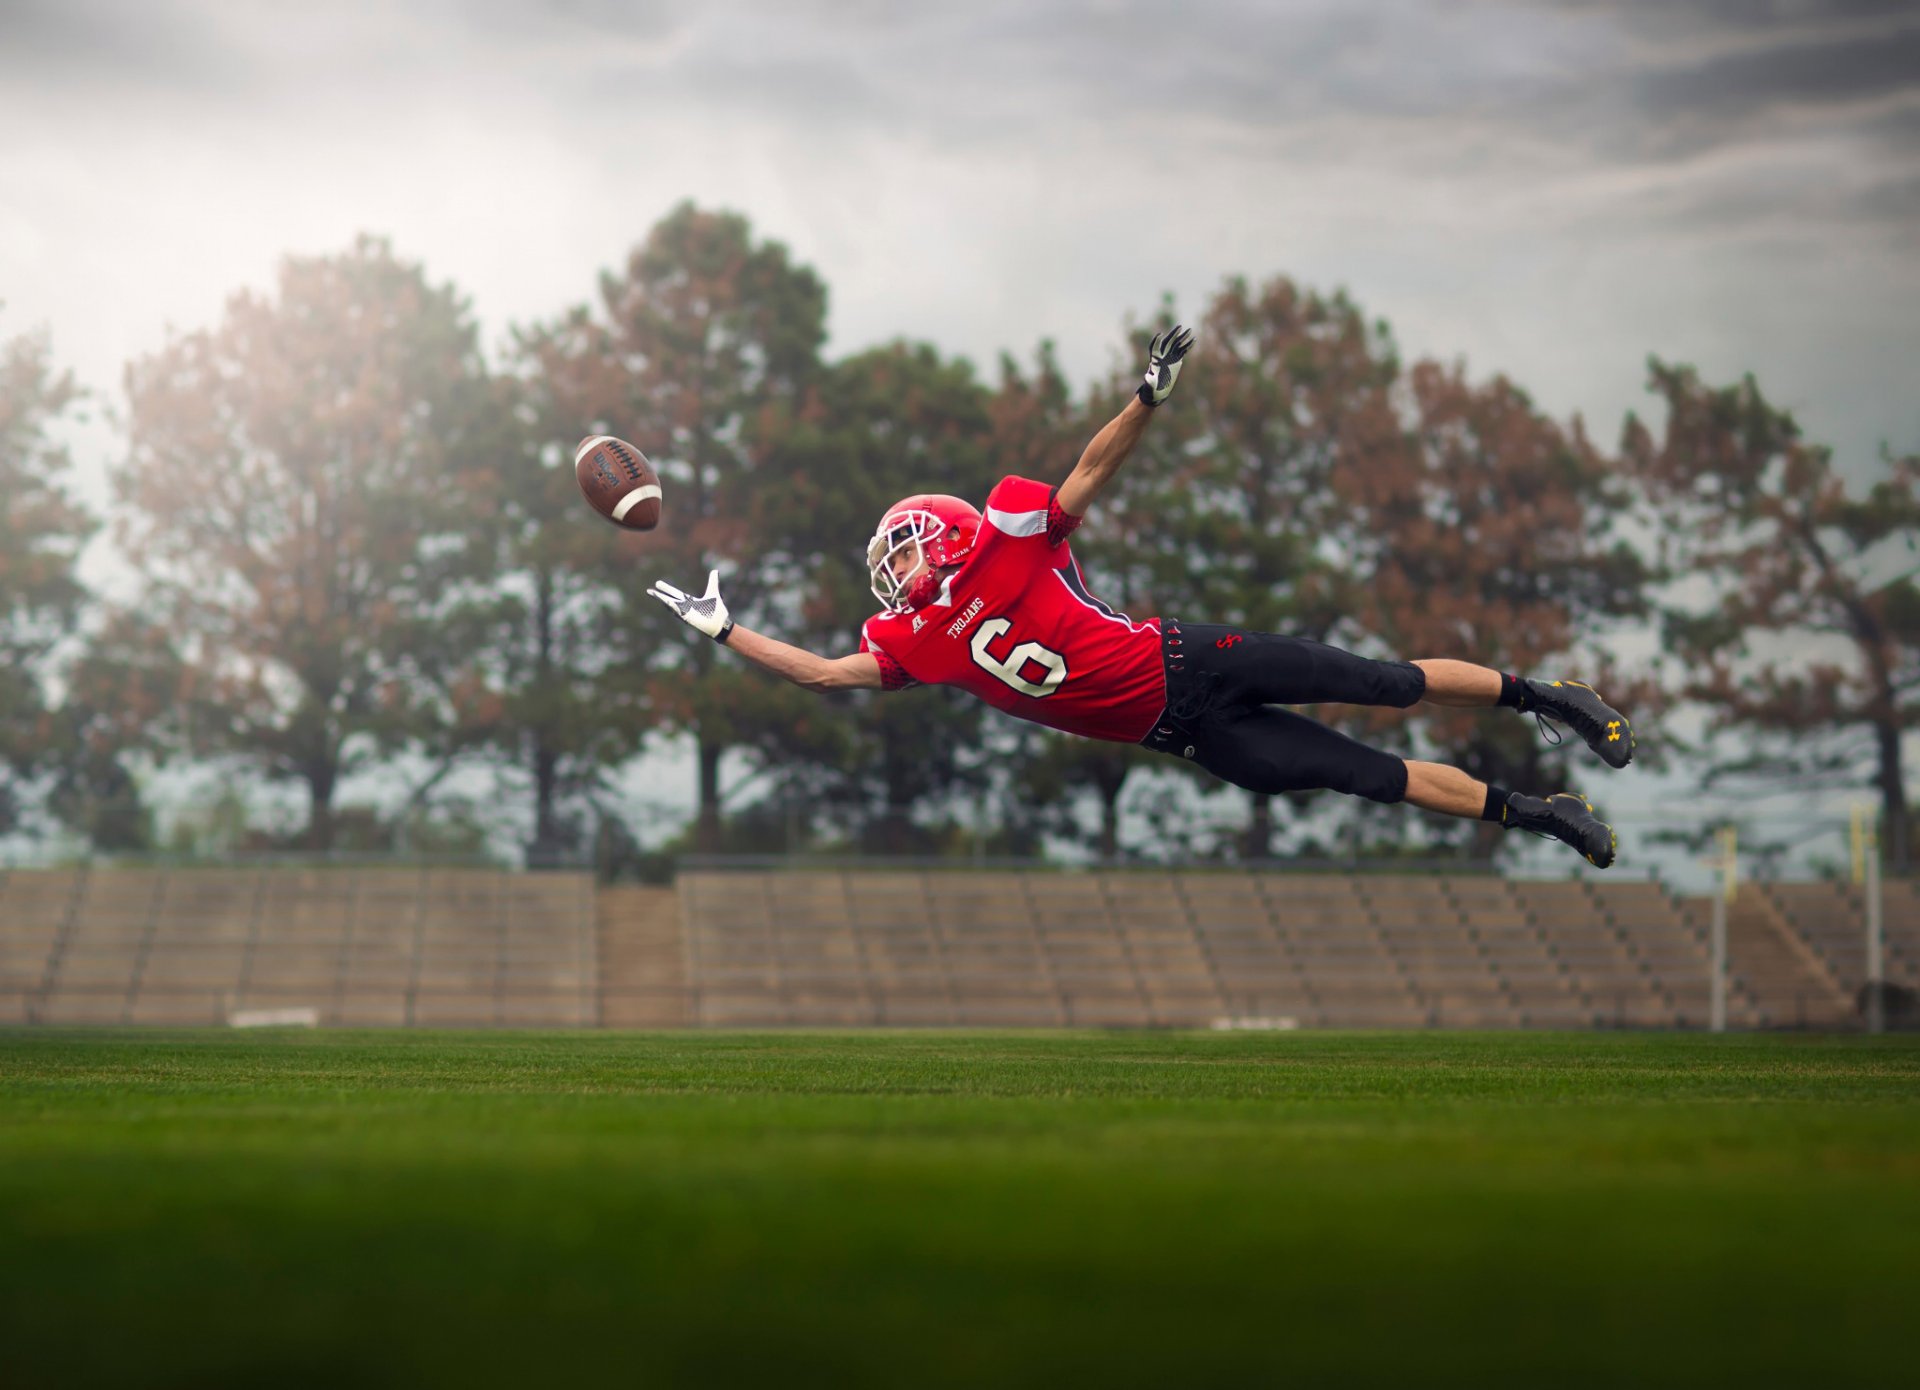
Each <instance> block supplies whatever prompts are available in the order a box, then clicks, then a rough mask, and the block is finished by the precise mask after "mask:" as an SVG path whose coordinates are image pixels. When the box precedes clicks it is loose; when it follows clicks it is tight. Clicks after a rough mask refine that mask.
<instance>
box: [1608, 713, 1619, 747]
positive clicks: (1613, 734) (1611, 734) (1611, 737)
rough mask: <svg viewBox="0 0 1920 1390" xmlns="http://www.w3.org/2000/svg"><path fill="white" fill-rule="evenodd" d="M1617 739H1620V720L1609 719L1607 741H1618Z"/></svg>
mask: <svg viewBox="0 0 1920 1390" xmlns="http://www.w3.org/2000/svg"><path fill="white" fill-rule="evenodd" d="M1619 741H1620V721H1619V720H1618V719H1609V720H1608V721H1607V742H1608V743H1618V742H1619Z"/></svg>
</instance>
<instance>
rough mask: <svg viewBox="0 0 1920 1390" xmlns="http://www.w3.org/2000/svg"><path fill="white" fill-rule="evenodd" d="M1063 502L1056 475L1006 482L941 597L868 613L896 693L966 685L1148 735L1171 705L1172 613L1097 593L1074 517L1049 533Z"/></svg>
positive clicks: (1021, 710) (1046, 712)
mask: <svg viewBox="0 0 1920 1390" xmlns="http://www.w3.org/2000/svg"><path fill="white" fill-rule="evenodd" d="M1052 499H1053V489H1051V488H1049V487H1048V486H1047V485H1046V484H1045V483H1036V482H1034V481H1033V480H1032V479H1030V478H1002V479H1001V480H1000V481H999V482H998V483H996V484H995V485H994V489H993V491H992V492H991V493H989V494H988V495H987V505H986V516H985V518H984V520H983V521H982V522H981V526H980V537H979V539H978V540H977V541H975V542H974V547H973V553H972V554H971V555H969V556H968V557H967V559H966V562H965V563H964V564H962V565H961V566H960V568H959V569H958V570H957V571H955V572H954V573H953V574H952V575H950V576H949V577H948V578H947V580H946V581H945V582H944V583H943V584H942V585H941V589H940V594H939V596H938V597H936V598H935V599H934V600H933V601H932V602H931V603H929V604H927V605H926V607H924V608H920V609H917V610H915V611H914V612H911V613H877V614H875V615H874V616H873V617H871V618H869V619H867V623H866V626H865V627H864V628H862V629H861V633H860V650H861V651H863V652H872V653H873V654H874V655H875V656H876V657H878V658H879V660H880V669H881V672H882V675H883V676H884V677H886V678H887V684H888V687H889V688H890V689H898V688H900V687H902V686H905V685H908V684H913V683H919V684H923V685H957V686H959V687H960V688H961V689H962V690H965V691H967V692H968V693H969V694H972V695H977V696H979V697H980V698H981V699H982V700H985V701H986V702H987V703H988V704H990V705H992V706H993V707H994V708H996V709H1001V710H1005V711H1006V712H1007V713H1008V714H1011V715H1013V716H1015V717H1016V718H1019V719H1030V720H1032V721H1033V722H1034V723H1036V724H1045V725H1047V726H1048V727H1049V728H1053V729H1064V730H1066V731H1067V732H1068V733H1070V734H1082V735H1084V736H1086V737H1087V738H1104V739H1111V740H1113V741H1114V742H1117V743H1138V742H1139V741H1140V740H1141V739H1143V738H1145V737H1146V736H1147V733H1148V731H1149V730H1150V729H1152V728H1153V723H1154V721H1155V720H1156V719H1158V718H1159V717H1160V712H1161V710H1163V709H1164V708H1165V707H1166V702H1167V679H1166V670H1165V667H1164V665H1163V664H1162V660H1161V655H1160V620H1159V619H1158V618H1148V619H1146V620H1144V621H1142V622H1137V623H1136V622H1134V621H1132V620H1131V619H1129V618H1128V617H1127V616H1126V615H1125V614H1121V613H1115V612H1114V611H1113V610H1112V609H1111V608H1109V607H1107V606H1106V605H1105V604H1104V603H1102V602H1100V600H1098V599H1096V598H1094V597H1093V595H1091V594H1089V593H1088V592H1087V586H1086V581H1085V580H1083V579H1082V578H1081V575H1080V566H1079V565H1078V564H1077V563H1075V561H1074V558H1073V548H1072V547H1071V546H1070V545H1068V544H1067V541H1066V538H1065V532H1066V531H1067V530H1070V529H1071V525H1070V524H1069V525H1059V524H1056V526H1055V527H1054V530H1055V532H1056V534H1057V537H1058V538H1057V539H1054V538H1050V537H1049V535H1048V510H1049V504H1050V503H1051V502H1052ZM1061 515H1064V514H1061Z"/></svg>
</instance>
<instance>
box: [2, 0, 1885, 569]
mask: <svg viewBox="0 0 1920 1390" xmlns="http://www.w3.org/2000/svg"><path fill="white" fill-rule="evenodd" d="M688 197H691V198H693V199H695V200H697V201H698V202H700V203H702V204H704V205H707V206H725V207H731V208H737V209H740V210H742V211H744V212H746V213H747V214H749V215H750V216H751V218H752V219H753V222H754V224H755V226H756V227H757V229H758V230H759V231H760V232H761V233H762V234H764V235H767V236H772V237H776V238H778V239H780V240H783V241H785V242H786V243H787V244H788V245H789V246H790V247H791V248H792V249H793V250H794V252H795V253H796V254H797V256H798V257H800V258H801V259H802V260H804V261H808V262H811V263H812V264H813V265H814V266H816V267H817V268H818V269H819V270H820V271H821V273H822V274H823V275H824V277H825V279H826V281H827V283H828V285H829V286H830V288H831V293H832V311H831V328H832V347H833V348H834V349H835V350H836V351H846V350H851V349H857V348H860V347H863V346H866V345H869V344H872V343H874V342H877V341H881V340H884V339H887V338H890V337H893V336H896V335H902V334H904V335H911V336H914V337H920V338H926V339H930V340H932V341H934V342H936V343H938V344H940V345H941V346H942V347H944V348H946V349H948V350H950V351H959V352H964V353H967V354H969V355H971V356H973V357H974V358H975V359H976V361H978V362H980V363H981V364H982V365H983V367H990V364H991V362H992V360H993V357H994V355H995V354H996V353H998V352H999V351H1000V350H1001V349H1003V348H1010V349H1014V350H1017V351H1022V352H1024V351H1026V350H1027V349H1029V348H1031V347H1032V345H1033V344H1035V343H1036V342H1037V341H1038V340H1039V339H1041V338H1043V337H1050V338H1053V339H1054V340H1056V341H1057V342H1058V344H1059V345H1060V349H1061V352H1062V355H1063V358H1064V359H1065V361H1066V363H1067V364H1068V366H1069V368H1070V369H1071V370H1072V371H1073V372H1074V373H1075V375H1076V376H1078V377H1081V378H1083V379H1084V378H1087V377H1091V376H1093V375H1094V374H1096V373H1098V372H1099V371H1101V370H1102V369H1103V368H1104V367H1105V366H1106V365H1107V364H1108V361H1109V354H1110V353H1111V352H1112V351H1113V350H1114V347H1115V344H1116V342H1117V339H1118V329H1119V325H1120V323H1121V320H1122V318H1123V317H1124V316H1125V315H1126V314H1127V313H1128V312H1129V311H1135V312H1141V311H1145V310H1148V309H1150V308H1151V307H1152V305H1153V304H1154V303H1155V301H1156V300H1157V298H1158V297H1159V295H1160V294H1161V293H1162V292H1166V291H1170V292H1172V293H1173V294H1174V295H1175V296H1176V300H1177V303H1178V304H1179V305H1180V306H1181V307H1182V308H1184V309H1186V310H1188V311H1189V312H1190V311H1191V310H1192V309H1193V308H1194V307H1195V306H1197V305H1198V304H1199V303H1200V301H1201V300H1202V299H1203V297H1204V296H1205V294H1206V293H1207V292H1208V291H1209V290H1210V289H1211V288H1212V287H1213V286H1214V285H1216V284H1217V283H1218V281H1219V280H1220V278H1221V277H1222V276H1224V275H1227V274H1230V273H1244V274H1247V275H1250V276H1253V277H1262V276H1266V275H1270V274H1275V273H1282V272H1284V273H1286V274H1290V275H1292V276H1294V277H1295V278H1297V279H1299V280H1301V281H1302V282H1304V283H1306V284H1309V285H1312V286H1315V287H1319V288H1327V289H1330V288H1333V287H1336V286H1344V287H1346V288H1347V289H1349V290H1350V291H1351V292H1352V293H1353V294H1354V295H1355V296H1356V297H1357V298H1358V299H1359V300H1360V302H1361V303H1362V304H1363V305H1364V306H1365V307H1366V308H1367V309H1368V311H1369V312H1371V313H1373V314H1375V315H1377V316H1383V317H1385V318H1387V319H1388V320H1390V321H1391V323H1392V324H1393V325H1394V328H1395V330H1396V332H1397V334H1398V336H1399V338H1400V341H1401V343H1402V345H1403V346H1404V347H1405V348H1407V349H1408V350H1409V351H1410V352H1413V353H1432V354H1439V355H1442V356H1447V357H1453V356H1461V355H1463V356H1465V357H1466V359H1467V360H1468V362H1469V365H1470V367H1471V368H1472V369H1473V370H1474V371H1475V372H1476V373H1479V374H1487V373H1491V372H1493V371H1506V372H1508V373H1509V374H1511V375H1513V376H1514V377H1515V378H1516V379H1518V380H1519V381H1520V382H1521V383H1522V384H1524V385H1525V386H1527V387H1528V388H1529V389H1530V390H1532V391H1533V392H1534V394H1535V396H1536V398H1537V399H1538V400H1539V401H1540V402H1541V403H1542V404H1543V405H1544V406H1546V407H1547V408H1548V409H1550V410H1552V411H1553V412H1555V413H1556V414H1566V413H1569V412H1572V411H1576V410H1578V411H1581V412H1583V413H1585V414H1586V416H1587V417H1588V421H1589V424H1590V426H1591V427H1592V429H1593V431H1594V433H1595V435H1596V437H1597V438H1599V439H1601V440H1603V441H1608V442H1611V441H1612V440H1613V439H1614V438H1615V437H1616V433H1617V430H1618V426H1619V421H1620V417H1621V415H1622V413H1623V412H1624V411H1625V410H1627V409H1628V408H1630V407H1633V406H1635V405H1641V406H1643V408H1644V405H1645V402H1646V398H1645V397H1644V395H1643V393H1642V385H1643V362H1644V360H1645V358H1646V355H1647V354H1648V353H1649V352H1654V353H1659V354H1661V355H1663V356H1666V357H1670V358H1677V359H1680V360H1684V361H1691V362H1694V363H1696V364H1697V365H1698V366H1700V367H1701V368H1702V369H1703V370H1704V371H1705V372H1706V373H1707V374H1708V376H1709V377H1710V378H1711V379H1714V380H1717V381H1723V380H1730V379H1732V378H1734V377H1737V376H1738V375H1739V374H1740V373H1742V372H1745V371H1749V370H1751V371H1754V372H1755V373H1757V374H1758V376H1759V378H1760V380H1761V382H1762V384H1763V386H1764V387H1765V388H1766V390H1767V391H1768V392H1769V394H1770V395H1772V396H1773V397H1774V398H1775V399H1776V400H1777V401H1779V402H1781V403H1784V404H1786V405H1789V406H1791V407H1793V408H1794V409H1796V410H1797V411H1798V412H1799V413H1800V414H1801V417H1802V419H1803V422H1804V423H1806V424H1807V426H1808V427H1809V429H1810V431H1811V432H1812V433H1813V434H1814V435H1815V436H1816V437H1819V438H1823V439H1826V440H1828V441H1829V442H1832V443H1833V444H1835V445H1836V446H1838V447H1839V448H1840V450H1841V453H1842V459H1843V466H1845V467H1846V468H1847V470H1848V471H1849V472H1850V473H1852V474H1854V475H1855V476H1862V475H1864V474H1865V473H1866V472H1867V471H1868V470H1869V469H1870V468H1871V466H1872V461H1873V458H1874V455H1875V453H1876V451H1877V449H1878V447H1879V445H1880V443H1881V442H1882V441H1883V440H1884V441H1888V442H1890V443H1891V444H1892V445H1893V446H1894V447H1895V449H1897V450H1900V451H1907V450H1912V449H1916V448H1920V328H1916V324H1920V4H1916V3H1914V2H1913V0H1907V2H1906V3H1888V2H1886V0H1850V2H1849V0H1842V2H1841V3H1830V4H1822V3H1813V0H1805V2H1803V3H1796V2H1794V0H1645V3H1639V4H1626V3H1622V4H1606V3H1597V0H1596V2H1595V3H1580V2H1579V0H1559V2H1557V3H1556V2H1555V0H1385V2H1383V3H1371V2H1370V0H1324V2H1322V0H1297V2H1296V3H1274V2H1273V0H1269V2H1268V3H1253V2H1252V0H1246V2H1245V3H1193V2H1191V0H1189V3H1183V4H1180V5H1174V4H1172V3H1169V2H1168V0H1158V2H1157V3H1138V4H1136V3H1130V2H1129V0H1083V2H1082V3H1072V4H1068V3H1057V4H1048V3H1044V0H1009V2H1008V3H1002V2H1001V0H971V2H970V3H948V4H942V5H938V6H935V5H930V4H914V5H905V4H901V5H891V4H881V3H861V2H860V0H847V2H846V3H825V2H824V0H781V3H760V4H750V3H725V2H724V0H703V3H698V4H694V3H687V2H686V0H672V2H671V3H657V4H650V3H628V4H616V3H598V2H596V0H558V2H556V0H545V3H541V2H540V0H473V3H464V4H456V3H451V0H389V3H381V4H356V3H349V2H348V0H332V2H331V3H327V4H325V5H314V6H294V5H290V4H269V3H260V2H259V0H255V2H254V3H244V2H242V0H144V3H140V4H128V3H122V2H121V0H0V300H4V301H6V304H7V307H6V309H5V311H4V313H0V338H4V337H8V336H11V335H13V334H15V333H18V332H20V331H22V330H23V329H26V328H30V327H35V326H39V325H45V326H46V327H47V328H48V329H50V331H51V333H52V337H53V344H54V351H55V354H56V356H57V358H58V359H59V360H60V361H62V362H63V363H65V364H67V365H69V366H71V367H72V368H73V369H74V370H75V371H76V372H77V373H78V375H79V376H80V377H81V379H82V380H83V381H84V382H85V383H86V384H88V385H89V386H92V387H94V388H96V389H98V390H100V391H102V392H103V393H105V394H106V395H107V396H109V397H110V396H111V395H112V393H113V392H114V391H115V390H116V389H117V385H118V382H119V379H120V372H121V368H122V365H123V364H124V363H125V361H126V360H127V358H128V357H129V356H130V355H133V354H138V353H143V352H147V351H151V350H152V349H154V348H156V347H157V346H159V345H160V344H161V343H162V342H163V341H164V338H165V334H166V331H167V326H168V325H169V324H172V325H174V326H176V327H179V328H194V327H199V326H202V325H205V324H209V323H211V322H213V321H214V320H215V319H216V318H217V317H218V315H219V313H220V311H221V306H222V303H223V301H224V299H225V298H226V296H227V295H228V294H229V293H231V292H232V291H233V290H235V289H237V288H239V287H241V286H265V285H267V284H269V283H270V281H271V278H272V274H273V268H274V265H275V262H276V261H277V260H278V258H279V257H281V256H282V255H284V254H285V253H288V252H300V253H329V252H335V251H339V250H341V249H343V248H345V247H346V246H347V245H348V244H349V243H350V241H351V239H352V238H353V236H354V235H355V234H356V233H357V232H360V231H363V230H366V231H373V232H376V233H381V234H385V235H387V236H390V237H391V238H392V239H393V241H394V242H395V244H396V246H397V247H398V248H399V250H400V251H401V252H402V254H404V255H407V256H409V257H412V258H416V259H419V260H421V261H423V262H424V263H425V264H426V266H427V268H428V270H429V272H430V274H432V275H433V276H434V277H435V278H436V279H442V280H448V279H450V280H452V281H454V282H455V283H456V284H458V285H459V286H460V287H462V289H464V290H465V291H466V293H467V294H468V295H469V296H470V297H471V298H472V301H473V303H474V306H475V309H476V311H477V313H478V314H479V316H480V319H481V321H482V323H483V325H484V327H485V330H486V334H487V338H488V341H489V343H490V344H493V345H498V344H499V343H500V342H501V341H503V340H504V338H505V335H506V329H507V327H508V325H509V324H513V323H524V322H528V321H530V320H533V319H538V318H544V317H547V316H550V315H552V314H554V313H557V312H559V311H560V310H562V309H563V308H565V307H566V306H568V305H570V304H573V303H576V302H580V301H582V300H585V299H587V298H589V297H590V296H591V294H592V292H593V287H594V284H595V278H596V275H597V272H598V271H599V270H600V269H601V268H602V267H606V266H611V265H614V264H616V263H618V262H619V261H621V259H622V258H623V256H624V254H625V252H626V250H627V249H628V248H629V247H630V246H631V245H632V244H633V243H634V242H635V241H637V240H638V239H639V238H641V237H642V236H644V235H645V233H646V231H647V229H648V228H649V227H650V226H651V225H652V224H653V222H654V221H655V220H656V219H658V218H659V217H660V216H661V215H662V214H663V213H665V212H666V211H667V210H668V209H669V208H671V207H672V206H673V205H674V204H675V203H676V202H678V201H679V200H681V199H683V198H688ZM78 445H79V457H78V462H79V464H80V470H81V478H80V483H81V487H82V490H83V492H84V493H85V494H86V495H87V496H88V497H89V498H90V499H92V500H95V501H96V502H98V501H101V500H104V499H105V497H106V496H107V494H108V493H109V492H110V491H111V481H110V473H109V469H110V466H111V465H112V463H113V451H114V439H113V435H112V433H111V431H109V430H107V429H105V428H103V427H99V426H95V427H93V428H91V429H89V430H86V431H82V432H81V433H80V435H79V436H78ZM109 543H110V542H109V541H107V540H106V539H105V538H104V537H103V539H102V541H101V542H100V543H99V544H98V545H97V546H96V548H95V551H94V552H93V553H92V554H91V555H90V556H89V567H90V569H92V570H93V571H94V573H95V574H96V576H97V578H98V579H99V580H102V581H110V580H111V578H112V571H113V569H114V566H113V565H112V563H111V560H110V558H109V557H108V556H106V555H105V554H103V553H102V550H101V547H104V546H106V545H108V544H109ZM110 587H111V584H110Z"/></svg>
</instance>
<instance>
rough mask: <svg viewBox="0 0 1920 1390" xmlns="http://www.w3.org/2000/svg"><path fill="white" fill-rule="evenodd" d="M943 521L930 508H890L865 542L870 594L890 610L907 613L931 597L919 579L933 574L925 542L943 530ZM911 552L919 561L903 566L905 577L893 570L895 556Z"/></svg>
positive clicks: (926, 587)
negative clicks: (898, 509) (922, 509)
mask: <svg viewBox="0 0 1920 1390" xmlns="http://www.w3.org/2000/svg"><path fill="white" fill-rule="evenodd" d="M946 525H947V524H946V522H944V521H942V520H941V519H940V518H939V517H937V516H935V515H934V514H933V513H932V512H923V511H908V512H889V513H888V514H887V516H886V517H885V518H884V519H883V520H882V521H881V523H880V529H879V530H878V531H875V532H874V533H873V539H872V540H870V541H868V542H867V578H868V582H869V587H870V588H871V589H872V590H873V596H874V597H875V598H877V599H879V600H880V603H881V606H882V607H884V608H886V609H887V610H888V611H889V612H893V613H908V612H911V611H912V610H913V609H915V608H919V607H921V606H923V605H924V604H925V603H926V601H927V599H928V598H931V597H932V593H931V589H930V587H929V586H927V585H925V584H923V583H921V581H922V580H924V579H926V578H928V577H930V576H931V575H932V574H933V560H932V558H931V557H930V556H929V555H928V554H927V546H926V542H927V541H928V540H930V539H932V538H933V537H936V536H938V535H940V534H941V533H942V532H943V531H945V530H946ZM908 553H911V554H912V555H913V557H914V559H915V560H916V561H917V562H918V563H917V564H914V565H909V566H907V568H906V578H904V579H902V578H900V577H898V576H897V575H895V573H894V564H893V562H894V560H895V559H896V558H898V557H899V556H901V555H903V554H908Z"/></svg>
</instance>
